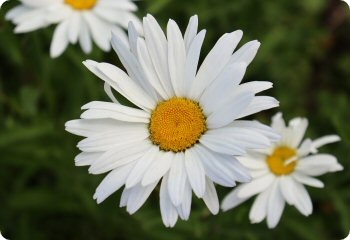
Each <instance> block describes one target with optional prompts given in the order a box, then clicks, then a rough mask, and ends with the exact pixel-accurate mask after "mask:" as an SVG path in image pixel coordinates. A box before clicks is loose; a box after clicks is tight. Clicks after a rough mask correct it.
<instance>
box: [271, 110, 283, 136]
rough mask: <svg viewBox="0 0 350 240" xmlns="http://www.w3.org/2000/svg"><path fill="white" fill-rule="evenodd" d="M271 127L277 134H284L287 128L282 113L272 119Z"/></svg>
mask: <svg viewBox="0 0 350 240" xmlns="http://www.w3.org/2000/svg"><path fill="white" fill-rule="evenodd" d="M271 127H272V128H273V129H275V130H276V131H277V132H282V131H283V130H284V129H285V128H286V123H285V122H284V120H283V117H282V113H280V112H279V113H276V114H275V115H274V116H273V117H272V123H271Z"/></svg>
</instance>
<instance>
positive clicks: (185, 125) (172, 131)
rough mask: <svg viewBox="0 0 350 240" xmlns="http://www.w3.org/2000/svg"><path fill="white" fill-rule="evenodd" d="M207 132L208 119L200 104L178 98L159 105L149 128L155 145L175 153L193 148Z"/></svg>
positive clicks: (153, 113)
mask: <svg viewBox="0 0 350 240" xmlns="http://www.w3.org/2000/svg"><path fill="white" fill-rule="evenodd" d="M206 130H207V125H206V118H205V116H204V114H203V111H202V108H201V107H200V106H199V104H198V103H197V102H195V101H192V100H189V99H187V98H177V97H175V98H171V99H169V100H167V101H164V102H161V103H159V104H158V105H157V107H156V108H155V110H154V111H153V112H152V116H151V122H150V126H149V131H150V138H151V140H152V142H153V144H156V145H158V146H159V148H160V149H162V150H164V151H173V152H180V151H184V150H186V149H187V148H190V147H192V146H193V145H194V144H195V143H196V142H197V141H198V140H199V138H200V137H201V136H202V135H203V133H204V132H205V131H206Z"/></svg>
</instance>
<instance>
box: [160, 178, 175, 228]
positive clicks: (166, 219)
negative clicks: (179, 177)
mask: <svg viewBox="0 0 350 240" xmlns="http://www.w3.org/2000/svg"><path fill="white" fill-rule="evenodd" d="M168 193H169V191H168V175H165V176H164V178H163V180H162V184H161V186H160V194H159V195H160V196H159V198H160V213H161V215H162V220H163V223H164V225H165V226H166V227H173V226H174V225H175V223H176V221H177V218H178V214H177V211H176V208H175V206H174V205H173V204H172V203H171V200H170V197H169V194H168Z"/></svg>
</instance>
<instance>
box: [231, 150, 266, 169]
mask: <svg viewBox="0 0 350 240" xmlns="http://www.w3.org/2000/svg"><path fill="white" fill-rule="evenodd" d="M254 154H255V153H254ZM257 155H258V158H257V157H256V156H254V155H253V156H252V155H251V154H246V155H244V156H242V157H237V158H238V159H239V161H240V162H241V163H242V164H243V165H244V166H246V167H248V168H249V169H250V170H262V169H265V168H267V164H266V161H264V160H265V159H263V158H264V157H266V156H265V155H263V154H257Z"/></svg>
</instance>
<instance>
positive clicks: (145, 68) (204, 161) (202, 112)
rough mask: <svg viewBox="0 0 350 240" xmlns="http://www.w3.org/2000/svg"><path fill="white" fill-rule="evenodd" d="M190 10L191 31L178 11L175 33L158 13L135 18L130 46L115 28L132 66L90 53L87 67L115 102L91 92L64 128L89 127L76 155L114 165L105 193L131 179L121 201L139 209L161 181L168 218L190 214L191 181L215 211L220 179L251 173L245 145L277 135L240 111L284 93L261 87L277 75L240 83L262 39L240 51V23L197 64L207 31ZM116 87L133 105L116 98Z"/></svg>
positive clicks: (268, 104) (230, 182)
mask: <svg viewBox="0 0 350 240" xmlns="http://www.w3.org/2000/svg"><path fill="white" fill-rule="evenodd" d="M197 26H198V19H197V17H196V16H194V17H192V18H191V19H190V22H189V25H188V27H187V30H186V32H185V34H184V36H183V35H182V34H181V32H180V29H179V27H178V25H177V24H176V23H175V22H174V21H173V20H170V21H169V23H168V26H167V36H165V34H164V33H163V31H162V29H161V28H160V26H159V24H158V23H157V21H156V20H155V19H154V18H153V17H152V16H151V15H148V16H147V17H145V18H144V19H143V32H144V37H141V36H139V35H138V34H137V32H136V30H135V27H134V26H133V24H132V23H131V24H130V27H129V46H130V48H128V47H127V46H126V45H125V44H124V43H123V42H122V41H121V40H120V39H119V38H118V37H117V36H113V37H112V46H113V48H114V49H115V51H116V53H117V54H118V56H119V58H120V60H121V62H122V63H123V64H124V67H125V69H126V72H124V71H123V70H121V69H119V68H117V67H115V66H113V65H111V64H108V63H97V62H94V61H91V60H88V61H86V62H84V64H85V65H86V66H87V68H88V69H89V70H90V71H92V72H93V73H94V74H96V75H97V76H98V77H100V78H101V79H102V80H103V81H104V82H105V89H106V92H107V94H108V95H109V96H110V98H111V99H112V100H113V102H99V101H98V102H97V101H95V102H90V103H88V104H87V105H85V106H83V109H84V110H86V111H85V112H84V113H83V114H82V115H81V119H79V120H73V121H69V122H67V123H66V130H67V131H69V132H71V133H74V134H76V135H80V136H83V137H86V139H84V140H82V141H81V142H79V144H78V148H79V149H80V150H81V151H82V153H81V154H79V155H78V156H77V157H76V165H78V166H84V165H90V168H89V172H90V173H92V174H102V173H107V172H109V174H108V175H107V176H106V178H105V179H104V180H103V181H102V183H101V184H100V186H99V187H98V188H97V190H96V193H95V195H94V198H95V199H96V200H97V202H98V203H101V202H102V201H104V200H105V199H106V198H107V197H108V196H110V195H111V194H112V193H114V192H115V191H117V190H118V189H119V188H121V187H122V186H124V185H125V188H124V191H123V193H122V197H121V202H120V206H122V207H123V206H126V209H127V211H128V212H129V213H130V214H132V213H134V212H136V211H137V210H138V209H139V208H140V207H141V206H142V205H143V203H144V202H145V201H146V199H147V198H148V196H149V195H150V194H151V192H152V191H153V189H154V188H155V187H156V186H157V185H158V183H159V182H161V184H160V210H161V215H162V219H163V222H164V224H165V225H166V226H171V227H172V226H174V225H175V223H176V221H177V219H178V217H180V218H181V219H184V220H187V219H188V218H189V215H190V209H191V199H192V191H193V192H194V193H195V195H196V196H197V197H199V198H202V199H203V200H204V202H205V203H206V205H207V207H208V208H209V210H210V211H211V212H212V213H213V214H216V213H217V212H218V210H219V202H218V197H217V194H216V190H215V186H214V183H217V184H219V185H222V186H226V187H233V186H235V185H236V181H239V182H247V181H250V180H251V177H250V175H249V172H248V171H247V170H246V169H245V168H244V167H243V166H242V165H241V164H240V163H239V162H238V160H237V159H236V158H235V156H240V155H242V154H244V153H245V152H246V150H247V149H256V148H266V147H268V146H270V141H271V140H276V139H278V138H279V135H278V134H276V133H275V132H274V131H273V130H272V129H271V128H270V127H268V126H265V125H263V124H260V123H258V122H256V121H245V120H237V119H239V118H242V117H245V116H248V115H251V114H253V113H256V112H259V111H262V110H265V109H269V108H272V107H276V106H277V105H278V102H277V100H275V99H274V98H272V97H267V96H255V94H257V93H259V92H261V91H263V90H266V89H268V88H271V86H272V84H271V83H269V82H249V83H245V84H240V83H241V80H242V78H243V76H244V73H245V70H246V67H247V66H248V65H249V63H250V62H251V61H252V59H253V58H254V56H255V54H256V52H257V50H258V47H259V45H260V44H259V42H257V41H252V42H249V43H247V44H245V45H244V46H243V47H241V48H240V49H239V50H238V51H236V52H235V53H233V52H234V49H235V48H236V46H237V44H238V42H239V41H240V39H241V38H242V31H240V30H238V31H235V32H232V33H229V34H225V35H224V36H222V37H221V38H220V39H219V40H218V42H217V43H216V45H215V46H214V48H213V49H212V50H211V51H210V53H209V54H208V55H207V57H206V58H205V60H204V61H203V63H202V65H201V66H200V68H199V70H198V71H197V66H198V62H199V55H200V50H201V46H202V43H203V40H204V36H205V31H204V30H203V31H201V32H199V33H197ZM111 87H112V88H113V89H114V90H116V91H118V92H119V93H120V94H121V95H123V96H124V97H125V98H127V99H128V100H129V101H130V102H132V103H133V104H134V105H135V107H128V106H125V105H121V104H119V103H118V101H117V99H115V97H114V96H113V93H112V90H111Z"/></svg>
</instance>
